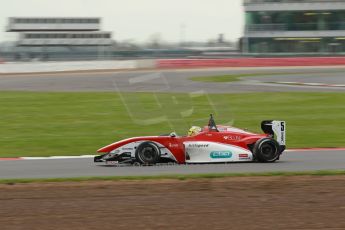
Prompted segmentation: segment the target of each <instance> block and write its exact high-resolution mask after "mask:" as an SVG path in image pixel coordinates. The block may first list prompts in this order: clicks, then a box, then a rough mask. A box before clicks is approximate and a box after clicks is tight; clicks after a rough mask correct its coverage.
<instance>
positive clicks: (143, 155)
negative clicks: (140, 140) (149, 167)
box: [139, 146, 155, 163]
mask: <svg viewBox="0 0 345 230" xmlns="http://www.w3.org/2000/svg"><path fill="white" fill-rule="evenodd" d="M139 155H140V159H141V160H142V161H143V162H146V163H150V162H152V161H154V159H155V150H154V148H153V147H149V146H148V147H145V148H143V149H142V150H141V151H140V154H139Z"/></svg>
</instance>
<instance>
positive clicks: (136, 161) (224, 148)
mask: <svg viewBox="0 0 345 230" xmlns="http://www.w3.org/2000/svg"><path fill="white" fill-rule="evenodd" d="M199 129H200V130H199V132H198V133H196V134H194V135H188V136H177V135H176V133H171V134H170V135H162V136H147V137H145V136H143V137H134V138H129V139H125V140H122V141H119V142H115V143H113V144H110V145H108V146H105V147H103V148H101V149H99V150H98V152H99V153H102V155H100V156H96V157H95V158H94V162H106V163H107V162H108V163H112V164H132V165H155V164H157V163H170V162H173V163H177V164H186V163H226V162H248V161H257V162H275V161H277V160H278V159H279V157H280V155H281V154H282V152H283V151H284V150H285V138H286V136H285V130H286V125H285V121H263V122H262V123H261V129H262V130H263V132H264V134H255V133H251V132H248V131H245V130H242V129H238V128H234V127H231V126H222V125H219V126H217V125H216V123H215V121H214V119H213V116H212V115H211V117H210V120H209V124H208V126H205V127H204V128H203V129H201V128H199Z"/></svg>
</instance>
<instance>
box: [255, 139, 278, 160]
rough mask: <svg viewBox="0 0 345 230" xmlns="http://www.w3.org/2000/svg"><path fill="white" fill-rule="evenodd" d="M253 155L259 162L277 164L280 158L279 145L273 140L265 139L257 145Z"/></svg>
mask: <svg viewBox="0 0 345 230" xmlns="http://www.w3.org/2000/svg"><path fill="white" fill-rule="evenodd" d="M253 153H254V156H255V157H256V159H257V160H258V161H259V162H275V161H277V160H278V159H279V156H280V151H279V144H278V142H277V141H276V140H274V139H272V138H263V139H261V140H258V141H257V142H256V143H255V145H254V149H253Z"/></svg>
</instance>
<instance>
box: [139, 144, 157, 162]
mask: <svg viewBox="0 0 345 230" xmlns="http://www.w3.org/2000/svg"><path fill="white" fill-rule="evenodd" d="M160 156H161V153H160V149H159V148H158V146H157V145H156V144H154V143H153V142H143V143H141V144H140V145H139V146H138V148H137V150H136V151H135V159H136V160H137V162H139V163H140V164H148V165H154V164H156V163H158V161H159V159H160Z"/></svg>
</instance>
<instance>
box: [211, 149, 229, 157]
mask: <svg viewBox="0 0 345 230" xmlns="http://www.w3.org/2000/svg"><path fill="white" fill-rule="evenodd" d="M210 157H211V158H212V159H224V158H231V157H232V152H230V151H213V152H211V153H210Z"/></svg>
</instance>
